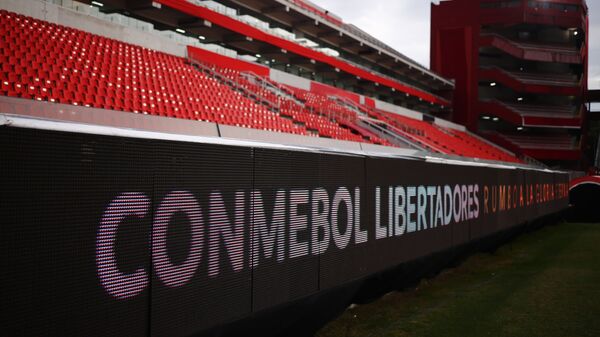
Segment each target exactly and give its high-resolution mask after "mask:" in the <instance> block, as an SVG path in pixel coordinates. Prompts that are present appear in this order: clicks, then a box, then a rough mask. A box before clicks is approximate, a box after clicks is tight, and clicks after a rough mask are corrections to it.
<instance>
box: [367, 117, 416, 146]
mask: <svg viewBox="0 0 600 337" xmlns="http://www.w3.org/2000/svg"><path fill="white" fill-rule="evenodd" d="M379 124H383V125H385V126H386V127H385V128H384V127H382V126H381V125H379ZM359 126H362V127H365V128H366V129H367V130H369V131H372V132H373V133H375V134H376V135H377V136H378V137H381V138H383V139H386V140H388V141H390V142H392V143H393V144H395V145H408V146H410V147H413V148H415V149H417V150H420V151H427V152H428V150H427V149H426V148H425V147H423V146H421V144H422V143H420V142H419V141H418V140H413V139H410V138H409V137H408V136H406V135H405V134H402V133H401V131H400V130H399V131H400V132H399V133H397V132H394V131H393V130H394V129H396V128H394V127H393V126H392V125H390V124H388V123H386V122H384V121H381V120H373V119H372V118H368V117H367V118H362V117H361V118H359Z"/></svg>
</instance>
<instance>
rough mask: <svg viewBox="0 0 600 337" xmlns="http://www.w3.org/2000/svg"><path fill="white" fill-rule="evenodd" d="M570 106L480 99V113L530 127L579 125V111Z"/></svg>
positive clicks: (572, 126)
mask: <svg viewBox="0 0 600 337" xmlns="http://www.w3.org/2000/svg"><path fill="white" fill-rule="evenodd" d="M573 109H574V107H572V106H549V105H529V104H512V103H506V102H501V101H498V100H489V101H480V102H479V111H480V113H481V114H491V115H494V116H497V117H500V118H502V119H503V120H505V121H508V122H510V123H512V124H514V125H518V126H530V127H561V128H573V129H578V128H580V127H581V111H579V110H573Z"/></svg>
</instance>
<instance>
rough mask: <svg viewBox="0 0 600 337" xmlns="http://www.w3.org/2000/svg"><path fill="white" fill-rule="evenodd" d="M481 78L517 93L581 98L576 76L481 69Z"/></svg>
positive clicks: (579, 85) (578, 81)
mask: <svg viewBox="0 0 600 337" xmlns="http://www.w3.org/2000/svg"><path fill="white" fill-rule="evenodd" d="M479 78H480V79H485V80H490V81H493V82H498V83H502V84H503V85H505V86H507V87H509V88H511V89H513V90H514V91H516V92H526V93H533V94H546V95H561V96H579V95H581V93H582V88H581V81H580V80H579V79H578V78H577V76H576V75H574V74H537V73H524V72H514V71H507V70H504V69H501V68H498V67H485V68H481V69H479Z"/></svg>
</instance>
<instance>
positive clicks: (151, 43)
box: [0, 0, 186, 57]
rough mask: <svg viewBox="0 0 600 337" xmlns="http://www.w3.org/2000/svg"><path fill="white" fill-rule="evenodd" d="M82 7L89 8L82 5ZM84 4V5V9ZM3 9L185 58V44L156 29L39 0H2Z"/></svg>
mask: <svg viewBox="0 0 600 337" xmlns="http://www.w3.org/2000/svg"><path fill="white" fill-rule="evenodd" d="M81 6H84V7H89V6H86V5H83V4H81ZM84 7H82V9H83V10H85V9H84ZM0 9H4V10H7V11H11V12H16V13H19V14H22V15H27V16H31V17H33V18H36V19H40V20H45V21H48V22H52V23H55V24H59V25H63V26H67V27H71V28H75V29H79V30H82V31H85V32H88V33H92V34H96V35H101V36H104V37H107V38H111V39H115V40H119V41H123V42H126V43H131V44H134V45H138V46H141V47H145V48H149V49H154V50H158V51H162V52H164V53H168V54H172V55H176V56H180V57H186V46H185V45H183V44H178V43H176V42H175V41H173V40H171V39H169V38H166V37H163V36H160V35H159V34H158V33H155V32H147V31H141V30H137V29H135V28H133V27H130V26H123V25H119V24H117V23H115V22H110V21H106V20H102V19H99V18H97V17H94V16H91V15H86V14H84V13H82V12H78V11H75V10H71V9H68V8H65V7H61V6H59V5H55V4H53V3H49V2H46V1H40V0H1V1H0Z"/></svg>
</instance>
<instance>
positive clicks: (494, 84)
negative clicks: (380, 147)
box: [431, 0, 590, 169]
mask: <svg viewBox="0 0 600 337" xmlns="http://www.w3.org/2000/svg"><path fill="white" fill-rule="evenodd" d="M431 16H432V20H431V27H432V29H431V67H432V70H434V71H436V72H438V73H440V74H442V75H443V76H446V77H449V78H454V79H456V91H455V95H454V110H453V115H452V120H453V121H455V122H457V123H460V124H463V125H466V126H467V128H468V129H469V130H471V131H474V132H478V133H481V134H483V135H485V137H486V138H488V139H490V140H492V141H494V142H496V143H498V144H501V145H502V146H504V147H506V148H508V149H510V150H511V151H514V152H515V153H518V154H525V155H528V156H531V157H533V158H535V159H538V160H540V161H543V162H545V163H547V164H550V165H552V166H555V167H563V168H569V169H583V168H585V166H587V165H589V164H590V163H589V161H586V160H584V157H583V155H582V153H583V151H584V149H585V148H586V142H587V141H588V140H587V139H586V129H587V123H586V118H587V110H586V106H585V102H586V100H585V96H586V90H587V80H588V38H589V33H588V9H587V6H586V3H585V1H584V0H560V1H553V0H549V1H546V0H543V1H541V0H540V1H538V0H534V1H530V0H481V1H469V0H453V1H443V2H441V3H440V4H439V5H432V9H431Z"/></svg>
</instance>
